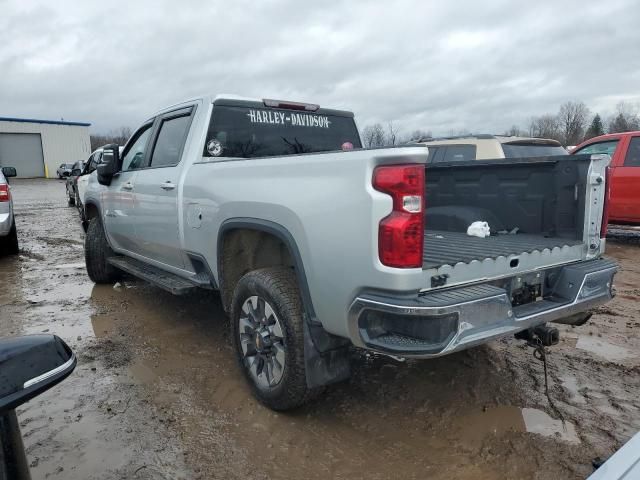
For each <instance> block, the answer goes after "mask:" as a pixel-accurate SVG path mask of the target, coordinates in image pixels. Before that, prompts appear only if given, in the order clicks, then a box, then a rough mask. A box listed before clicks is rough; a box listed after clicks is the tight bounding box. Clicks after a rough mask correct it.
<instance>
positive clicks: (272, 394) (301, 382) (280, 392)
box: [231, 267, 321, 410]
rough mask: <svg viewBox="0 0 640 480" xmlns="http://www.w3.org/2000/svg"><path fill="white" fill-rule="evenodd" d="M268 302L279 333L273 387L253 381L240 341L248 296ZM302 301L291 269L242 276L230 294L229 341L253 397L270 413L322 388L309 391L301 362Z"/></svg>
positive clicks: (300, 401) (295, 404) (304, 399)
mask: <svg viewBox="0 0 640 480" xmlns="http://www.w3.org/2000/svg"><path fill="white" fill-rule="evenodd" d="M255 296H257V297H260V298H262V299H264V300H265V301H266V302H268V304H269V306H270V307H271V308H272V309H273V312H274V313H275V314H276V316H277V319H278V322H279V324H280V327H281V330H282V334H283V335H282V337H281V338H282V341H281V344H282V345H284V352H285V357H284V359H285V360H284V369H283V373H282V377H281V378H280V380H279V382H278V383H277V384H276V385H273V386H271V385H269V386H265V385H261V384H259V383H258V382H257V381H256V379H254V377H253V375H252V373H251V371H250V369H249V366H248V363H247V361H245V355H244V352H243V348H242V345H241V341H240V330H241V327H240V321H241V320H240V319H241V315H242V314H243V311H242V307H243V305H244V304H245V302H246V301H247V300H248V299H250V298H251V297H255ZM302 311H303V310H302V300H301V299H300V292H299V289H298V285H297V282H296V277H295V274H294V272H293V271H292V269H290V268H286V267H271V268H262V269H259V270H254V271H252V272H249V273H247V274H246V275H244V276H243V277H242V278H241V279H240V281H239V282H238V284H237V285H236V288H235V290H234V292H233V301H232V309H231V331H232V341H233V344H234V347H235V350H236V355H237V358H238V362H239V364H240V368H241V369H242V371H243V373H244V375H245V378H246V379H247V381H248V382H249V385H250V386H251V388H252V390H253V393H254V395H255V396H256V397H257V398H258V400H260V401H261V402H262V403H263V404H265V405H266V406H267V407H269V408H271V409H273V410H291V409H293V408H296V407H299V406H301V405H303V404H304V403H305V402H307V401H309V400H310V399H311V398H313V397H314V396H316V395H317V394H318V393H319V392H320V391H321V389H309V388H308V387H307V377H306V371H305V363H304V329H303V321H304V320H303V315H302Z"/></svg>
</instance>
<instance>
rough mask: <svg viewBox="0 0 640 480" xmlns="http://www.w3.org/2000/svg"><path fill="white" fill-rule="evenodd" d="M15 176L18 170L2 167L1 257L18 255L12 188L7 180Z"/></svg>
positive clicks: (0, 204) (0, 173)
mask: <svg viewBox="0 0 640 480" xmlns="http://www.w3.org/2000/svg"><path fill="white" fill-rule="evenodd" d="M15 176H16V169H15V168H13V167H2V169H1V170H0V255H15V254H17V253H18V232H17V231H16V220H15V217H14V215H13V200H12V198H11V187H10V186H9V182H8V181H7V178H9V177H15Z"/></svg>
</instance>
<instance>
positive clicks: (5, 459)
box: [0, 335, 76, 480]
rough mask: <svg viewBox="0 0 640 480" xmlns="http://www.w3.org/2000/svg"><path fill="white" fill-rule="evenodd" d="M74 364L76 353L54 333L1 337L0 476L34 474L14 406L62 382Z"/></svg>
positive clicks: (25, 478)
mask: <svg viewBox="0 0 640 480" xmlns="http://www.w3.org/2000/svg"><path fill="white" fill-rule="evenodd" d="M75 366H76V357H75V355H74V354H73V352H72V351H71V349H70V348H69V346H68V345H67V344H66V343H65V342H64V341H63V340H61V339H60V338H59V337H57V336H55V335H26V336H24V337H8V338H1V339H0V372H1V374H0V478H1V479H7V480H29V479H30V478H31V476H30V474H29V464H28V463H27V458H26V455H25V451H24V445H23V443H22V437H21V435H20V424H19V423H18V418H17V416H16V411H15V409H16V408H17V407H19V406H20V405H22V404H24V403H25V402H28V401H29V400H31V399H32V398H33V397H36V396H37V395H40V394H41V393H42V392H44V391H46V390H49V389H50V388H51V387H53V386H54V385H56V384H58V383H60V382H61V381H62V380H64V379H65V378H66V377H68V376H69V375H70V374H71V372H72V371H73V369H74V368H75Z"/></svg>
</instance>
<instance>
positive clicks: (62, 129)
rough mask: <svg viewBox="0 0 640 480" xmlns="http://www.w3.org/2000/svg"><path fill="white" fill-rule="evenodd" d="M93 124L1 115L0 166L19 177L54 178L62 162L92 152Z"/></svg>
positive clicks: (85, 157)
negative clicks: (9, 168) (13, 171)
mask: <svg viewBox="0 0 640 480" xmlns="http://www.w3.org/2000/svg"><path fill="white" fill-rule="evenodd" d="M90 125H91V124H90V123H82V122H65V121H56V120H36V119H30V118H5V117H0V166H10V167H15V168H16V171H17V173H18V177H23V178H28V177H47V178H55V177H56V170H57V169H58V167H59V166H60V164H62V163H74V162H77V161H78V160H86V159H87V158H89V155H90V154H91V142H90V141H89V126H90Z"/></svg>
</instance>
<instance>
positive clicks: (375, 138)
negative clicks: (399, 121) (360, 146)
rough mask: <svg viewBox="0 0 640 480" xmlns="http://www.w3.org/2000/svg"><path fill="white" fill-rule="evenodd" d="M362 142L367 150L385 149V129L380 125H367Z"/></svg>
mask: <svg viewBox="0 0 640 480" xmlns="http://www.w3.org/2000/svg"><path fill="white" fill-rule="evenodd" d="M362 141H363V142H364V146H365V147H367V148H374V147H384V145H385V135H384V128H383V127H382V124H380V123H374V124H373V125H367V126H366V127H364V129H363V130H362Z"/></svg>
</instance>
